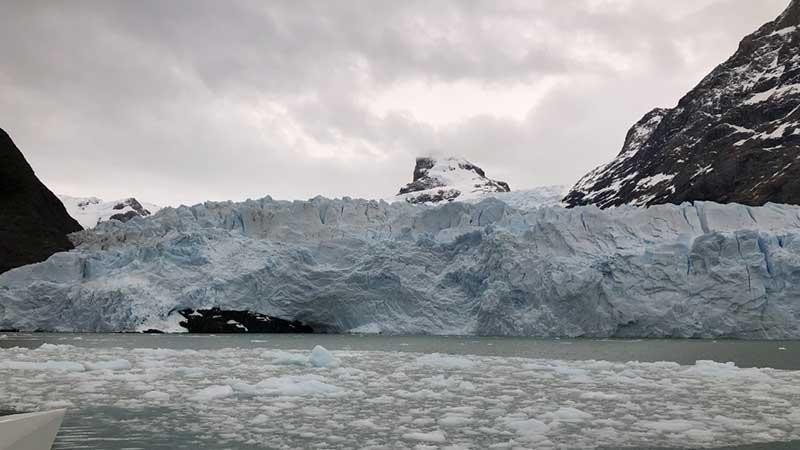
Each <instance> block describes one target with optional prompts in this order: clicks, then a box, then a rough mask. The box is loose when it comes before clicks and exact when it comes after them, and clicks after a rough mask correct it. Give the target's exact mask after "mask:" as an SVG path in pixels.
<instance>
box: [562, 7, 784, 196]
mask: <svg viewBox="0 0 800 450" xmlns="http://www.w3.org/2000/svg"><path fill="white" fill-rule="evenodd" d="M798 23H800V1H798V0H795V1H792V2H791V4H790V5H789V7H788V8H787V9H786V10H785V11H784V12H783V13H782V14H781V15H780V16H779V17H778V18H777V19H776V20H774V21H772V22H770V23H768V24H766V25H764V26H762V27H761V28H759V29H758V30H757V31H756V32H754V33H753V34H751V35H750V36H747V37H745V38H744V39H743V40H742V43H741V44H740V45H739V49H738V50H737V51H736V53H735V54H734V55H733V56H732V57H731V58H729V59H728V60H727V61H725V62H724V63H722V64H721V65H719V66H718V67H717V68H715V69H714V70H713V71H712V72H711V73H710V74H709V75H708V76H706V77H705V78H704V79H703V80H702V81H701V82H700V84H698V85H697V87H695V88H694V89H693V90H691V91H690V92H689V93H688V94H687V95H686V96H684V97H683V98H682V99H681V100H680V101H679V102H678V105H677V106H676V107H675V108H672V109H655V110H653V111H651V112H649V113H648V114H647V115H645V116H644V118H642V120H640V121H639V122H638V123H637V124H636V125H634V126H633V128H632V129H631V130H630V131H629V132H628V135H627V136H626V139H625V143H624V145H623V148H622V151H621V152H620V153H619V154H618V155H617V157H616V158H615V159H614V160H613V161H611V162H610V163H608V164H606V165H604V166H601V167H599V168H597V169H595V170H593V171H592V172H590V173H589V174H587V175H586V176H584V177H583V178H582V179H581V180H580V181H579V182H578V183H577V184H576V185H575V186H574V187H573V188H572V190H571V191H570V192H569V193H568V194H567V196H566V197H565V198H564V202H565V203H566V204H567V205H568V206H577V205H587V204H593V205H597V206H600V207H609V206H616V205H622V204H634V205H653V204H659V203H682V202H685V201H695V200H711V201H716V202H720V203H727V202H737V203H743V204H747V205H762V204H764V203H766V202H775V203H795V204H797V203H800V164H797V161H798V159H797V158H798V154H800V32H799V31H798V28H799V27H798V26H797V25H798Z"/></svg>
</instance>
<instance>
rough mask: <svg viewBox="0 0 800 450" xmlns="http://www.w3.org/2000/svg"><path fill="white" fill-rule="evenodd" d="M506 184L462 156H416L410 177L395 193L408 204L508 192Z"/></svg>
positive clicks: (471, 197)
mask: <svg viewBox="0 0 800 450" xmlns="http://www.w3.org/2000/svg"><path fill="white" fill-rule="evenodd" d="M510 191H511V188H510V187H509V186H508V183H505V182H503V181H496V180H492V179H491V178H487V177H486V173H485V172H484V171H483V169H481V168H480V167H478V166H476V165H475V164H472V163H471V162H469V161H467V160H466V159H464V158H453V157H450V158H441V159H437V158H427V157H426V158H417V163H416V166H415V167H414V180H413V181H412V182H411V183H409V184H407V185H405V186H403V187H402V188H401V189H400V192H399V193H398V194H397V195H398V197H399V198H401V199H403V200H405V201H406V202H408V203H439V202H443V201H447V202H450V201H453V200H456V199H458V200H459V201H464V200H469V199H473V198H476V197H477V196H479V195H480V194H485V193H491V192H510Z"/></svg>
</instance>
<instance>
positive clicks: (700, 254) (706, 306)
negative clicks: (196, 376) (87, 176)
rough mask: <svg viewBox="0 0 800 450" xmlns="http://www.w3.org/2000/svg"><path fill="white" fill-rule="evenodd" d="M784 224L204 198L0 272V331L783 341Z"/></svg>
mask: <svg viewBox="0 0 800 450" xmlns="http://www.w3.org/2000/svg"><path fill="white" fill-rule="evenodd" d="M798 227H800V208H798V207H793V206H781V205H772V204H769V205H766V206H763V207H746V206H741V205H718V204H715V203H703V202H698V203H696V204H695V205H694V206H692V205H689V204H685V205H681V206H674V205H662V206H656V207H652V208H649V209H643V208H634V207H622V208H612V209H608V210H600V209H598V208H595V207H582V208H575V209H562V208H540V209H531V210H518V209H514V208H511V207H510V206H508V205H507V204H505V203H503V202H501V201H499V200H497V199H487V200H484V201H482V202H479V203H477V204H466V203H460V202H456V203H449V204H445V205H441V206H436V207H430V206H422V205H410V204H407V203H404V202H397V203H393V204H387V203H385V202H376V201H367V200H351V199H343V200H329V199H325V198H320V197H318V198H315V199H312V200H310V201H295V202H287V201H274V200H272V199H271V198H269V197H267V198H264V199H261V200H251V201H247V202H243V203H230V202H226V203H212V202H208V203H205V204H200V205H195V206H192V207H180V208H176V209H173V208H166V209H164V210H162V211H160V212H159V213H158V214H156V215H154V216H152V217H150V218H147V219H142V218H133V219H132V220H130V221H129V222H127V223H120V222H104V223H101V224H100V225H99V226H98V227H97V228H96V229H94V230H87V231H82V232H79V233H76V234H73V235H72V237H73V239H74V240H75V242H76V245H77V248H76V249H75V250H73V251H70V252H66V253H57V254H55V255H53V256H52V257H51V258H49V259H48V260H47V261H46V262H43V263H40V264H34V265H30V266H25V267H21V268H18V269H15V270H12V271H10V272H7V273H6V274H3V275H0V328H19V329H23V330H34V329H46V330H64V331H66V330H80V331H120V330H136V329H140V327H142V326H144V325H146V324H150V323H157V322H158V321H162V322H163V321H166V320H167V319H168V317H169V314H170V312H172V311H179V310H183V309H194V310H198V309H210V308H212V307H219V308H221V309H226V310H249V311H257V312H259V313H263V314H267V315H270V316H274V317H282V318H286V319H291V320H300V321H302V322H304V323H311V324H325V325H326V326H327V327H328V329H329V330H338V331H347V330H353V329H369V330H370V331H371V332H384V333H438V334H500V335H536V336H652V337H656V336H682V337H720V336H730V337H741V338H772V339H776V338H798V337H800V320H798V319H800V230H799V229H798ZM316 328H317V327H316V326H315V329H316Z"/></svg>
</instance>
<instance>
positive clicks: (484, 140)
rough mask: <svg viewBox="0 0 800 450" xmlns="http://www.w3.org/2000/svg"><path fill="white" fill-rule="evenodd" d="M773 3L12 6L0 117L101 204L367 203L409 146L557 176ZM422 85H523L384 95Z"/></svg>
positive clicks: (687, 80) (389, 186) (605, 150)
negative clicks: (265, 199)
mask: <svg viewBox="0 0 800 450" xmlns="http://www.w3.org/2000/svg"><path fill="white" fill-rule="evenodd" d="M786 3H787V1H786V0H761V1H759V2H753V1H750V0H701V1H696V0H676V1H673V2H669V4H665V3H664V2H663V1H658V0H641V1H639V0H637V1H630V0H564V1H559V2H552V1H519V2H514V1H509V2H495V1H470V2H464V1H455V0H453V1H440V2H428V1H409V2H393V1H388V0H386V1H378V0H376V1H337V2H319V1H310V0H309V1H288V0H287V1H272V2H261V1H235V2H217V1H210V0H209V1H199V0H198V1H171V2H161V1H139V2H124V1H85V0H78V1H73V2H48V1H28V0H12V1H10V2H6V4H4V7H3V14H2V15H0V56H1V57H2V63H0V126H2V127H3V128H5V129H6V130H7V131H9V133H11V135H12V137H13V138H14V139H15V140H16V141H17V143H18V145H19V146H20V147H21V148H22V150H23V151H24V152H25V153H26V155H27V156H28V158H29V159H30V161H31V162H32V164H33V165H34V167H35V169H36V170H37V172H38V173H39V175H40V176H41V177H42V178H43V180H44V181H45V182H46V183H48V184H49V185H50V186H51V187H52V188H53V189H54V190H56V191H59V192H63V193H68V194H73V195H97V196H102V197H105V198H109V199H111V198H116V197H121V196H126V195H136V196H138V197H141V198H142V199H144V200H147V201H153V202H160V203H163V204H177V203H181V202H183V203H193V202H198V201H202V200H205V199H217V200H222V199H229V198H230V199H242V198H245V197H260V196H263V195H267V194H270V195H273V196H274V197H278V198H307V197H310V196H313V195H316V194H323V195H328V196H342V195H351V196H366V197H385V196H388V195H391V194H393V193H394V191H395V190H396V189H397V188H398V187H399V186H400V185H401V184H403V183H405V182H406V181H407V179H408V178H409V177H410V173H411V169H412V165H413V158H414V156H416V155H418V154H423V153H439V154H458V155H464V156H467V157H468V158H471V159H472V160H474V162H476V163H477V164H479V165H482V166H485V168H486V169H487V171H488V172H489V174H490V175H492V176H496V177H500V178H507V179H508V180H509V181H510V182H511V184H512V187H531V186H535V185H540V184H554V183H560V184H570V183H572V182H574V181H575V180H576V179H577V178H578V177H580V176H581V175H582V174H583V173H585V172H586V171H587V170H589V169H591V168H593V167H594V166H596V165H597V164H600V163H602V162H604V161H606V160H608V159H609V158H611V157H612V156H613V155H614V154H616V153H617V152H618V151H619V148H620V147H621V144H622V140H623V137H624V135H625V133H626V132H627V129H628V128H629V127H630V125H632V124H633V123H634V122H635V121H636V120H638V119H639V118H640V117H641V115H642V114H644V113H645V112H647V111H648V110H649V109H651V108H653V107H656V106H671V105H674V104H675V103H676V102H677V100H678V98H679V97H680V96H681V95H683V94H684V93H685V92H686V91H688V90H689V89H690V88H691V87H692V86H693V85H694V84H696V83H697V82H698V81H699V80H700V79H701V78H702V76H704V75H705V74H706V73H707V72H708V71H709V70H711V68H713V67H714V66H715V65H716V64H718V63H720V62H721V61H723V60H724V59H725V58H727V57H728V56H729V55H730V54H731V53H732V52H733V51H734V50H735V48H736V45H737V44H738V42H739V40H740V39H741V38H742V37H743V36H744V35H746V34H748V33H750V32H751V31H753V30H755V28H756V27H758V26H760V25H761V24H762V23H764V22H766V21H768V20H771V19H772V18H774V17H775V16H777V14H778V13H779V12H780V11H781V10H782V8H784V7H785V6H786ZM409 86H411V87H409ZM420 86H430V88H429V89H431V90H432V91H430V92H427V91H424V90H423V91H420V92H419V94H420V95H421V96H422V97H423V98H424V97H425V96H426V95H428V94H430V95H434V94H437V95H438V94H441V91H446V90H448V89H451V88H452V89H456V88H454V87H453V86H457V87H458V88H457V89H460V90H454V91H453V92H456V94H454V95H456V96H458V95H462V96H463V95H466V96H468V97H469V96H471V91H470V90H471V89H472V90H474V91H475V98H483V97H480V96H481V95H492V94H491V93H492V92H495V93H497V92H499V93H502V92H503V91H504V90H509V89H514V88H518V87H519V86H525V87H529V88H531V89H533V88H536V87H537V86H539V87H543V94H542V95H540V96H539V97H538V100H537V101H534V102H531V104H530V105H527V104H522V105H520V104H516V105H510V106H509V110H508V111H505V110H504V109H503V107H502V106H491V107H490V106H489V105H487V107H486V108H485V109H483V108H481V104H480V101H477V105H473V106H472V109H470V110H469V111H464V110H463V108H461V107H460V106H459V105H456V104H454V105H447V104H444V105H437V111H438V112H437V113H436V117H434V118H431V114H430V113H429V111H422V110H421V109H420V108H416V111H415V110H414V105H413V102H412V101H410V100H409V99H404V98H402V95H400V97H401V98H397V97H398V96H397V95H395V96H394V97H391V96H389V97H386V96H387V95H388V94H387V93H392V92H395V91H397V90H398V89H400V90H399V91H398V92H401V93H402V92H405V91H403V90H402V89H412V90H413V89H417V90H419V89H422V88H420ZM465 86H466V87H465ZM463 92H466V94H462V93H463ZM486 92H490V94H486ZM513 92H516V91H513ZM384 97H386V98H390V101H388V102H389V105H388V106H386V105H383V107H382V108H383V109H384V111H378V109H380V108H377V107H376V104H377V103H376V100H375V98H384ZM452 97H453V95H451V96H450V97H447V96H444V97H442V98H445V99H452ZM436 98H438V97H436ZM392 101H397V102H399V103H398V104H397V105H394V104H392V103H391V102H392ZM450 101H452V100H442V101H441V102H444V103H447V102H450ZM528 101H529V100H528V99H526V98H520V99H519V100H518V103H519V102H528ZM473 103H476V102H473ZM409 104H411V105H410V106H409ZM438 106H441V111H440V110H439V108H438ZM409 109H410V110H409ZM512 109H513V110H519V109H522V110H528V113H527V115H524V117H521V116H520V115H519V114H515V113H512V112H511V110H512ZM426 112H428V113H429V114H423V113H426Z"/></svg>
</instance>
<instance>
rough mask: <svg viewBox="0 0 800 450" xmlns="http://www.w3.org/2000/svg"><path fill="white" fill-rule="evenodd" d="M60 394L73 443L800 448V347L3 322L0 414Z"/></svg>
mask: <svg viewBox="0 0 800 450" xmlns="http://www.w3.org/2000/svg"><path fill="white" fill-rule="evenodd" d="M316 346H322V347H324V348H325V349H327V350H328V351H329V352H328V351H325V350H323V349H318V350H317V351H315V352H314V353H313V354H312V349H314V348H315V347H316ZM60 407H66V408H67V409H68V412H67V416H66V418H65V421H64V424H63V426H62V428H61V431H60V433H59V435H58V437H57V439H56V445H55V447H54V448H55V449H58V450H66V449H78V448H80V449H105V450H119V449H190V448H191V449H305V448H319V449H350V448H363V449H421V450H422V449H452V450H456V449H484V448H508V449H511V448H520V449H521V448H531V449H548V448H552V449H561V448H566V449H569V448H575V449H578V448H604V449H614V448H632V449H665V448H673V449H675V448H680V449H689V448H737V449H791V448H800V442H797V441H799V440H800V342H797V341H792V342H783V341H730V340H719V341H707V340H588V339H574V340H573V339H561V340H545V339H531V338H506V337H440V336H354V335H275V334H272V335H256V334H246V335H245V334H242V335H215V336H214V335H188V334H187V335H141V334H45V333H35V334H26V333H5V334H3V333H0V411H3V412H6V413H8V412H16V411H19V412H24V411H33V410H42V409H55V408H60Z"/></svg>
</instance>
